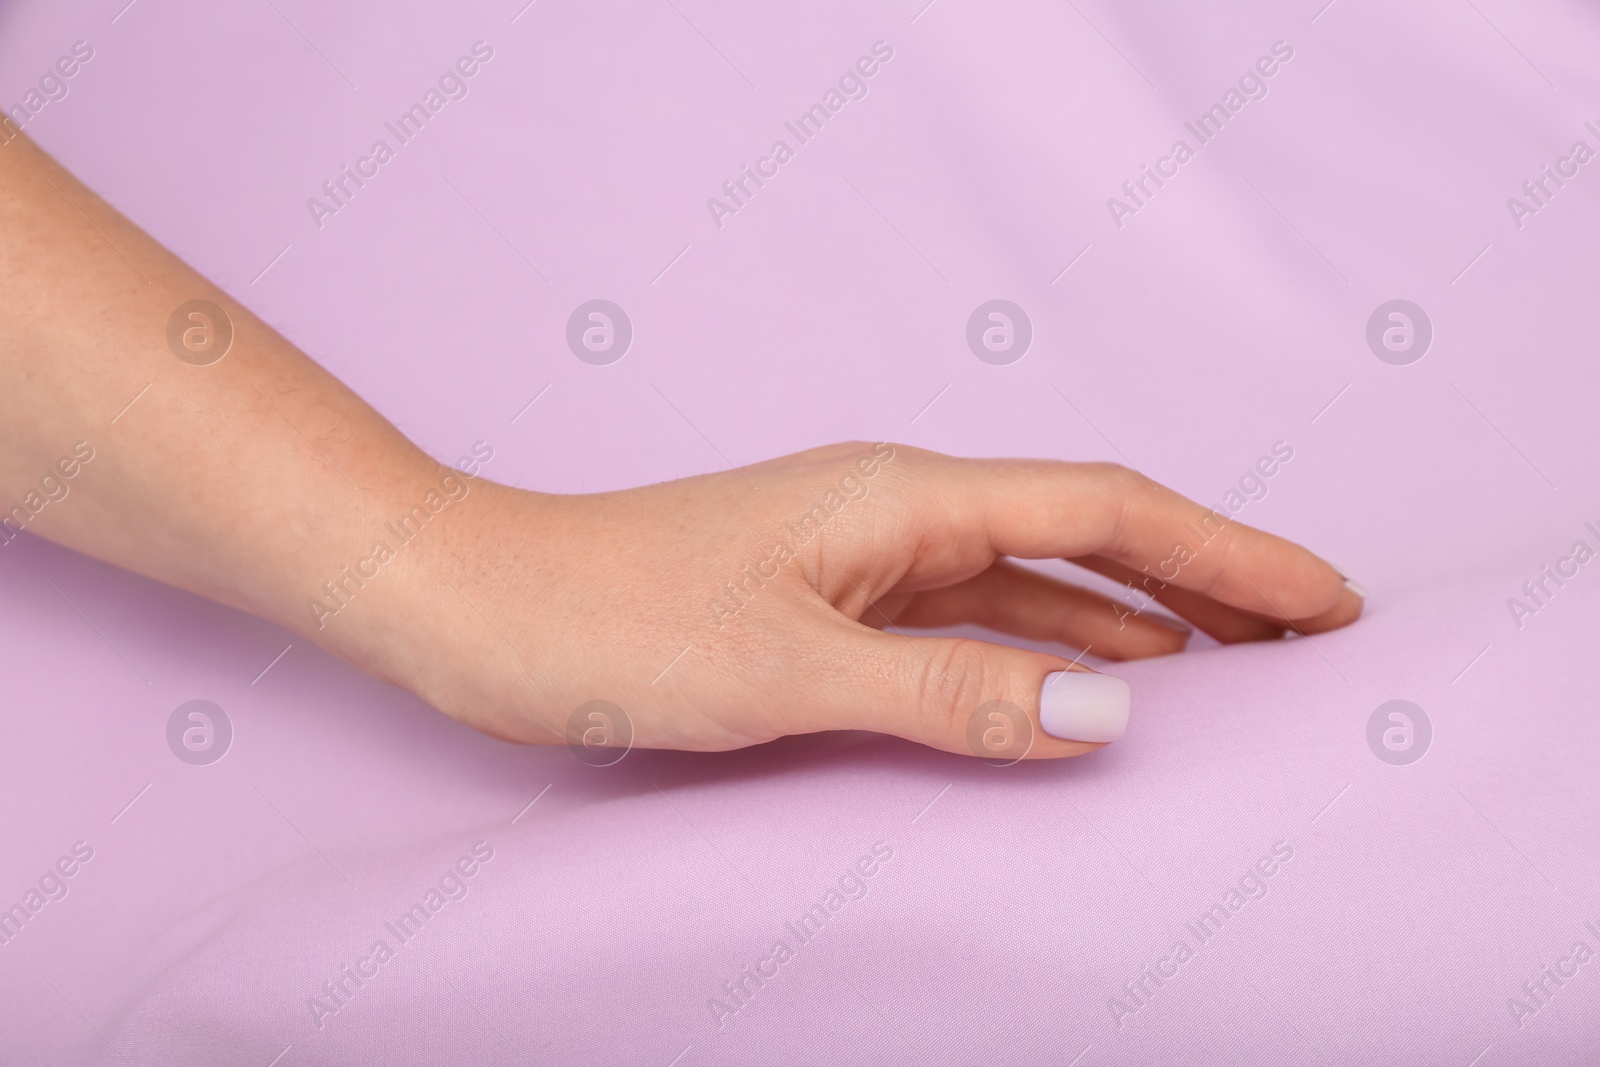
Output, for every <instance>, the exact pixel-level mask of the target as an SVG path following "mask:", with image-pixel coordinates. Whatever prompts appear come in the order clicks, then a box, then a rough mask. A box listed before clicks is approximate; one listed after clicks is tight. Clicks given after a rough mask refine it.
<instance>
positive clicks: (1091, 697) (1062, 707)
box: [1039, 671, 1128, 742]
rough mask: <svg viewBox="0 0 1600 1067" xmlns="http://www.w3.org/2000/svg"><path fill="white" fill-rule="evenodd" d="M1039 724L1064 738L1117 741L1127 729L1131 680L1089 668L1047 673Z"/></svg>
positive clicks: (1052, 735)
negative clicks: (1126, 680) (1092, 671)
mask: <svg viewBox="0 0 1600 1067" xmlns="http://www.w3.org/2000/svg"><path fill="white" fill-rule="evenodd" d="M1039 725H1040V726H1041V727H1042V728H1043V729H1044V732H1045V733H1047V734H1049V735H1050V736H1051V737H1059V738H1061V739H1062V740H1063V741H1091V742H1105V741H1115V740H1116V739H1117V738H1119V737H1121V736H1122V735H1123V734H1124V733H1126V732H1127V730H1128V683H1127V682H1125V681H1123V680H1122V679H1121V678H1116V677H1113V676H1112V675H1109V674H1099V673H1090V672H1087V671H1056V672H1055V673H1053V674H1047V675H1045V676H1044V688H1043V690H1042V691H1041V692H1040V693H1039Z"/></svg>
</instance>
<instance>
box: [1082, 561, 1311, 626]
mask: <svg viewBox="0 0 1600 1067" xmlns="http://www.w3.org/2000/svg"><path fill="white" fill-rule="evenodd" d="M1069 562H1072V563H1076V564H1077V565H1078V566H1080V567H1083V568H1084V569H1085V570H1091V571H1094V572H1095V573H1096V574H1103V575H1105V576H1106V577H1107V578H1110V579H1112V580H1113V581H1118V582H1122V583H1123V584H1125V585H1129V586H1132V587H1133V588H1134V590H1135V592H1136V593H1138V594H1139V595H1142V596H1146V597H1149V598H1151V599H1153V600H1155V601H1157V602H1159V603H1161V604H1163V605H1165V606H1166V607H1169V608H1171V609H1172V610H1173V611H1175V612H1177V613H1178V614H1179V615H1182V616H1183V617H1184V618H1185V619H1188V620H1189V621H1190V622H1192V623H1194V624H1195V625H1196V626H1198V627H1200V629H1202V630H1204V631H1205V632H1206V633H1208V634H1210V635H1211V636H1212V637H1214V638H1216V639H1217V640H1218V641H1221V642H1222V643H1223V644H1225V645H1232V644H1239V643H1241V642H1244V641H1273V640H1276V639H1277V638H1280V637H1282V636H1283V635H1284V633H1285V632H1287V631H1286V630H1285V629H1284V627H1283V626H1282V625H1281V624H1274V623H1271V622H1268V621H1267V620H1265V619H1263V618H1261V617H1260V616H1259V615H1252V614H1250V613H1249V612H1247V611H1241V610H1239V609H1238V608H1231V607H1229V606H1228V605H1226V604H1221V603H1218V602H1217V601H1215V600H1212V599H1211V598H1210V597H1208V596H1205V595H1203V594H1201V593H1195V592H1192V591H1190V590H1188V589H1182V588H1179V587H1178V586H1175V585H1169V584H1167V583H1166V582H1163V581H1162V580H1161V579H1159V578H1157V577H1155V576H1154V575H1150V574H1145V573H1143V572H1140V571H1136V570H1134V569H1133V568H1132V567H1127V566H1124V565H1123V564H1121V563H1118V562H1116V561H1115V560H1111V559H1107V558H1105V557H1104V556H1079V557H1077V558H1076V559H1073V560H1070V561H1069Z"/></svg>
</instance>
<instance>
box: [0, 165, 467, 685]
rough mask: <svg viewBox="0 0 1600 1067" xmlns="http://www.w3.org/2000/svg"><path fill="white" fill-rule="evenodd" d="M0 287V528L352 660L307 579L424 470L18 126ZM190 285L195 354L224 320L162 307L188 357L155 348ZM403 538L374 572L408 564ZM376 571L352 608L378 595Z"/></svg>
mask: <svg viewBox="0 0 1600 1067" xmlns="http://www.w3.org/2000/svg"><path fill="white" fill-rule="evenodd" d="M0 287H3V292H4V294H5V298H4V299H3V300H0V508H4V509H5V513H4V515H3V516H0V518H3V519H4V520H5V525H4V530H3V534H0V542H4V543H6V544H9V542H10V541H11V540H13V539H14V538H15V536H16V535H17V531H18V530H19V529H26V530H27V531H28V532H30V533H34V534H37V535H39V536H42V537H45V538H48V539H50V540H52V541H56V542H59V543H61V544H64V545H67V546H70V547H72V548H74V549H77V550H79V551H82V552H85V553H87V554H89V555H92V556H95V557H98V558H100V559H103V560H106V561H108V562H111V563H114V564H117V565H119V566H122V567H125V568H127V569H129V570H133V571H137V572H139V573H141V574H145V575H148V576H150V577H152V578H155V579H158V580H160V581H163V582H168V583H170V584H173V585H176V586H179V587H181V588H184V589H188V590H191V591H193V592H195V593H199V594H201V595H203V596H207V597H211V598H213V599H216V600H219V601H222V602H223V603H226V604H230V605H233V606H235V607H238V608H241V609H243V610H246V611H250V612H253V613H255V614H258V615H261V616H264V617H266V618H269V619H273V620H274V621H277V622H280V623H283V624H284V625H287V626H290V627H291V628H293V629H295V630H298V631H300V632H303V633H311V634H313V635H314V636H315V637H316V638H317V639H318V640H319V641H321V642H322V643H324V644H328V645H329V646H330V647H333V648H334V649H335V650H336V651H339V652H341V654H344V655H347V656H348V657H350V658H352V659H355V660H357V661H360V662H364V663H365V664H366V665H368V666H373V665H374V664H373V662H372V660H373V655H374V649H373V648H371V647H369V646H372V645H374V644H381V643H382V642H383V641H384V640H385V638H384V636H383V635H381V634H376V633H372V632H370V630H369V627H365V626H363V627H360V628H359V629H360V630H362V631H365V632H357V631H358V627H356V626H353V625H351V624H350V618H349V617H348V616H346V617H345V618H344V619H343V621H344V622H345V627H344V632H339V629H338V626H337V625H336V624H335V623H332V622H330V620H329V619H328V618H327V617H326V616H325V615H322V616H321V617H319V613H318V612H316V611H315V610H314V608H313V607H312V605H311V603H310V602H311V601H312V600H313V598H318V597H320V598H322V600H323V602H324V604H325V605H326V606H327V607H329V608H333V609H338V607H339V606H340V603H341V601H340V599H339V598H338V597H329V596H328V595H327V592H326V589H325V587H324V583H325V582H340V581H341V580H343V582H344V585H343V588H344V589H345V590H346V591H348V590H350V589H352V588H354V586H353V585H352V584H351V583H350V582H349V581H348V580H347V579H344V575H345V574H346V571H345V570H344V568H347V567H349V566H352V565H355V566H359V565H360V564H361V561H363V560H367V559H371V558H372V550H373V548H374V544H375V542H376V541H378V540H380V539H381V537H380V534H381V531H382V530H383V528H384V525H385V523H386V522H389V521H391V520H393V519H394V518H396V517H397V515H398V514H400V513H401V512H403V511H404V510H405V509H407V508H410V507H412V506H414V505H417V504H419V503H421V502H422V501H423V500H424V499H425V498H426V496H427V494H428V492H429V491H430V490H433V491H435V492H438V491H439V482H440V479H441V477H442V476H443V475H444V474H445V473H446V472H445V470H444V469H443V468H441V467H440V466H439V465H438V464H437V463H435V462H433V461H432V460H430V459H429V458H428V457H427V456H426V455H424V454H423V453H422V452H420V450H418V449H417V448H415V447H414V446H413V445H412V444H411V443H410V442H409V441H407V440H406V439H405V437H404V436H403V435H402V434H400V433H399V431H397V430H396V429H395V428H394V427H393V426H392V425H390V424H389V423H388V422H387V421H386V420H384V418H383V417H382V416H380V415H379V414H378V413H377V412H376V411H374V410H373V409H372V408H371V407H370V406H368V405H367V404H366V403H364V402H363V401H362V400H361V399H360V398H359V397H357V396H356V395H355V394H354V393H352V392H351V391H350V390H349V389H347V388H345V387H344V386H343V385H342V384H341V383H340V382H339V381H337V380H336V379H335V378H334V377H333V376H332V375H330V374H328V373H327V372H326V371H324V370H323V369H322V368H321V367H319V366H317V365H316V364H315V363H314V362H312V361H311V360H310V359H308V358H306V357H305V356H304V355H303V354H302V353H300V352H299V351H297V350H296V349H295V348H294V346H293V345H291V344H289V343H288V342H287V341H285V340H284V339H283V338H282V337H280V336H279V335H278V334H277V333H275V332H274V331H273V330H272V329H271V328H269V327H268V326H266V325H265V324H264V323H262V322H261V321H260V320H259V319H257V318H256V317H255V316H254V315H252V314H250V313H249V312H248V311H246V310H245V309H244V308H242V307H240V306H239V305H237V304H236V303H234V302H233V301H232V300H230V299H229V298H228V297H227V296H226V295H225V294H223V293H222V292H220V291H219V290H218V289H216V288H215V287H214V286H212V285H211V284H210V283H208V282H207V281H206V280H205V279H204V278H202V277H200V276H199V275H198V274H197V273H195V272H194V271H193V270H191V269H190V268H189V267H187V266H186V265H185V264H184V263H182V262H181V261H179V260H178V259H177V258H176V257H175V256H173V255H172V254H171V253H169V252H167V251H166V250H165V249H164V248H162V247H161V246H160V245H159V244H157V243H156V242H155V241H154V240H152V239H151V238H150V237H148V236H147V235H146V234H144V233H143V232H141V231H140V230H139V229H138V228H137V227H136V226H134V225H133V224H132V223H130V222H129V221H128V220H126V219H124V218H123V217H122V216H120V215H119V214H118V213H117V212H116V211H115V210H114V209H112V208H111V207H110V206H108V205H107V204H105V203H104V202H103V201H101V200H100V199H99V198H98V197H97V196H95V195H94V194H93V193H92V192H90V191H89V190H88V189H86V188H84V187H83V186H82V185H81V184H80V183H79V182H77V181H76V180H75V179H74V178H73V177H72V176H71V175H70V174H68V173H67V172H66V171H65V170H63V169H62V168H61V167H59V166H57V165H56V164H55V163H54V162H53V161H52V160H50V159H49V158H48V157H47V156H45V155H44V153H43V152H41V151H39V150H38V149H37V148H35V146H34V145H33V144H32V143H31V142H29V141H27V140H26V139H25V138H22V137H17V138H15V139H13V140H12V141H11V142H10V143H8V144H5V145H3V146H0ZM197 299H198V300H206V301H210V302H212V303H213V304H215V305H217V306H218V307H220V308H221V309H223V311H224V312H225V314H226V316H227V319H228V320H230V321H231V328H232V334H233V336H232V342H231V346H230V347H229V348H228V349H227V352H226V354H225V355H224V356H223V357H222V358H220V359H218V360H216V361H215V362H210V363H205V361H206V360H208V359H211V358H213V357H215V355H216V353H217V351H218V349H217V348H216V347H214V346H215V345H216V342H217V340H218V339H219V338H220V337H222V336H224V335H225V334H224V331H225V329H226V324H224V323H221V322H218V323H209V324H208V319H207V318H201V319H193V320H191V319H188V318H187V317H181V319H180V326H181V327H182V328H183V329H192V330H194V331H196V332H194V333H191V334H190V341H191V343H192V344H193V345H194V346H195V347H198V348H199V349H200V351H198V352H194V351H191V350H190V349H189V348H187V347H184V348H183V350H184V351H185V352H186V353H187V355H188V360H189V361H185V359H181V358H179V356H178V355H176V354H175V353H174V351H173V349H172V348H171V347H170V346H169V342H168V327H169V320H170V319H171V318H172V317H173V315H174V312H175V311H176V310H177V309H179V308H180V306H181V305H184V304H186V303H188V302H190V301H194V300H197ZM202 314H204V313H203V312H202ZM208 330H209V331H210V332H209V333H208V332H207V331H208ZM207 342H210V343H211V345H212V346H213V347H211V348H210V349H209V350H207ZM180 347H183V345H182V341H181V339H180ZM199 363H204V364H205V365H196V364H199ZM63 460H65V461H64V462H63ZM451 506H452V507H457V511H458V512H459V511H463V510H465V509H466V505H465V504H462V505H460V506H459V507H458V506H457V504H456V502H451ZM390 540H393V538H390ZM434 540H435V541H442V538H435V539H434ZM424 541H425V539H424V538H418V539H417V547H416V548H415V549H410V550H408V551H407V555H408V557H409V558H405V559H398V558H397V559H395V560H394V561H393V563H392V569H394V570H405V569H408V568H409V569H412V570H415V569H417V568H419V567H422V566H425V565H427V563H428V561H429V560H431V559H432V558H433V556H434V555H436V554H437V553H436V552H435V551H433V550H434V549H438V548H441V547H442V545H434V546H429V545H427V544H424V543H423V542H424ZM393 547H394V546H391V548H393ZM4 551H6V548H5V547H0V552H4ZM12 551H15V549H12ZM389 584H390V585H391V586H392V589H391V590H389V591H388V593H387V594H386V593H385V590H383V589H381V588H377V587H374V588H373V590H372V591H371V595H370V596H369V597H367V600H368V601H370V602H372V606H373V607H377V606H378V602H379V601H382V600H385V599H388V600H390V601H391V602H392V606H395V607H399V606H400V605H399V604H398V603H393V602H395V601H396V600H397V598H399V597H400V596H401V595H402V592H403V590H402V589H401V586H402V585H404V584H406V583H403V582H401V581H399V580H393V581H391V582H390V583H389ZM335 588H336V589H337V588H338V586H336V587H335ZM349 603H350V604H351V605H352V606H353V604H354V601H353V600H351V601H349ZM352 614H359V615H360V616H362V617H363V621H364V622H368V623H370V621H371V619H370V617H371V616H374V615H375V614H377V613H376V612H373V611H361V612H359V613H356V612H352ZM330 629H332V630H333V631H334V632H332V633H330V632H329V630H330Z"/></svg>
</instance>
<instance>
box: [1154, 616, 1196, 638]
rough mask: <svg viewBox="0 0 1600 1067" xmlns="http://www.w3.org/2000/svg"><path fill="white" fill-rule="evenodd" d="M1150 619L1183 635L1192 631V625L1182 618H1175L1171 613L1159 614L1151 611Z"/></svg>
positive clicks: (1187, 634) (1186, 635)
mask: <svg viewBox="0 0 1600 1067" xmlns="http://www.w3.org/2000/svg"><path fill="white" fill-rule="evenodd" d="M1150 621H1151V622H1154V623H1158V624H1160V625H1162V626H1165V627H1166V628H1167V629H1169V630H1172V631H1174V632H1175V633H1180V634H1182V635H1183V636H1185V637H1188V636H1190V635H1191V634H1193V633H1194V627H1193V626H1190V625H1189V624H1188V623H1186V622H1184V621H1183V620H1182V619H1175V618H1173V617H1172V616H1171V615H1160V614H1157V613H1156V612H1153V611H1152V612H1151V613H1150Z"/></svg>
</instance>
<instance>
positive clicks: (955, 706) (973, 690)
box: [918, 638, 996, 731]
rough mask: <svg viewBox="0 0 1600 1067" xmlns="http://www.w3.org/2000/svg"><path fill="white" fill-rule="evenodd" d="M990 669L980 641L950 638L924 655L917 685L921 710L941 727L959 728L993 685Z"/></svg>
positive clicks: (994, 679)
mask: <svg viewBox="0 0 1600 1067" xmlns="http://www.w3.org/2000/svg"><path fill="white" fill-rule="evenodd" d="M994 674H995V672H994V669H993V667H992V665H991V663H990V659H989V656H988V654H987V652H986V650H985V647H984V645H983V643H982V642H981V641H974V640H971V639H968V638H951V639H949V640H947V641H943V642H940V643H939V644H938V645H937V646H936V647H935V648H934V650H933V651H932V653H931V654H930V655H929V656H928V657H927V658H926V660H925V661H924V664H923V667H922V677H921V679H920V684H919V686H918V692H919V693H920V694H921V705H922V707H921V713H922V714H923V715H925V716H927V717H928V718H929V720H930V724H931V725H933V726H935V727H937V728H941V729H943V730H947V731H948V730H962V729H965V727H966V717H967V716H968V715H969V714H971V712H972V710H973V709H974V708H976V707H977V706H978V705H979V704H982V703H983V702H984V700H985V699H987V694H989V693H990V692H991V691H993V690H994V689H995V688H996V685H995V683H996V678H995V677H994Z"/></svg>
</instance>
